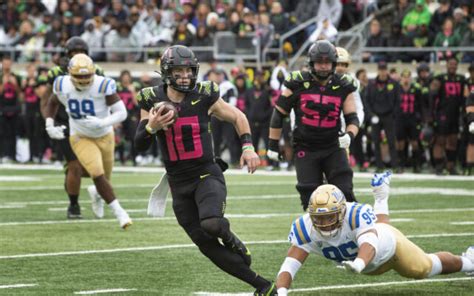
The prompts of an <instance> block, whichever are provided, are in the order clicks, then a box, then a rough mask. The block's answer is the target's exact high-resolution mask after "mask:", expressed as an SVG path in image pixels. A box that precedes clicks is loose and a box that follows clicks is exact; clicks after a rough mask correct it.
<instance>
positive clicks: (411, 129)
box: [395, 70, 422, 173]
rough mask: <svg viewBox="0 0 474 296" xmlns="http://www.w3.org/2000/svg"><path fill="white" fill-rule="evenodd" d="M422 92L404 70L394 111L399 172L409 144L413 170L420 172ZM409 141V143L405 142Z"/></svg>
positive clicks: (403, 165)
mask: <svg viewBox="0 0 474 296" xmlns="http://www.w3.org/2000/svg"><path fill="white" fill-rule="evenodd" d="M421 104H422V92H421V86H420V85H419V84H418V83H416V82H415V83H412V78H411V72H410V71H409V70H404V71H403V72H402V74H401V81H400V104H399V105H398V106H397V111H396V112H395V122H396V123H395V126H396V129H395V132H396V137H397V152H398V159H399V166H398V170H399V172H400V173H401V172H403V169H404V167H405V163H406V161H405V160H406V153H405V147H406V145H407V144H411V148H412V155H413V157H412V159H413V172H414V173H418V172H420V157H421V156H420V148H419V145H418V137H419V134H420V129H421V112H422V110H421ZM407 142H409V143H407Z"/></svg>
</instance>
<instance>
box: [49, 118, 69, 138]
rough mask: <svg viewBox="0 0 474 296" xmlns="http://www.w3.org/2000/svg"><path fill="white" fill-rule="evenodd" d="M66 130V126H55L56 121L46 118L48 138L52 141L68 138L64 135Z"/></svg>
mask: <svg viewBox="0 0 474 296" xmlns="http://www.w3.org/2000/svg"><path fill="white" fill-rule="evenodd" d="M65 129H66V126H64V125H60V126H54V119H52V118H51V117H48V118H46V132H47V133H48V136H49V137H50V138H51V139H54V140H62V139H64V138H65V137H66V136H65V135H64V130H65Z"/></svg>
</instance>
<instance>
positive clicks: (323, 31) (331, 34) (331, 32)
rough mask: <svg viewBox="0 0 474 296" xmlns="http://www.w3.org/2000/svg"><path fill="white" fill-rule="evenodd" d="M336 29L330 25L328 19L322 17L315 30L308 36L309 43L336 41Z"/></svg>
mask: <svg viewBox="0 0 474 296" xmlns="http://www.w3.org/2000/svg"><path fill="white" fill-rule="evenodd" d="M337 33H338V32H337V29H336V27H334V25H333V24H332V23H331V20H330V19H329V18H328V17H324V18H323V19H322V21H319V22H318V26H317V28H316V30H315V31H314V32H313V33H312V34H311V36H309V40H310V41H311V42H316V41H317V40H322V39H325V40H329V41H330V42H331V43H334V42H335V41H336V37H337Z"/></svg>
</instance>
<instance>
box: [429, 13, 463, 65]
mask: <svg viewBox="0 0 474 296" xmlns="http://www.w3.org/2000/svg"><path fill="white" fill-rule="evenodd" d="M460 44H461V36H459V35H458V34H457V33H455V32H454V24H453V20H452V19H451V18H447V19H446V20H445V21H444V24H443V29H442V30H441V31H440V32H438V34H437V35H436V38H435V40H434V42H433V46H439V47H445V48H451V47H455V46H459V45H460ZM453 55H454V53H453V52H452V51H451V50H447V51H445V52H438V53H437V58H438V60H445V59H447V58H449V57H452V56H453Z"/></svg>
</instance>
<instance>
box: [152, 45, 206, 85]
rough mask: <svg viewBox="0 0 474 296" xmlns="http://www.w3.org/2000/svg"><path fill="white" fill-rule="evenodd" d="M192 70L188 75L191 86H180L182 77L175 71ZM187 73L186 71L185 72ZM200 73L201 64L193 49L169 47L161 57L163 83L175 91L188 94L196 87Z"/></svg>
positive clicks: (179, 46) (176, 46) (177, 46)
mask: <svg viewBox="0 0 474 296" xmlns="http://www.w3.org/2000/svg"><path fill="white" fill-rule="evenodd" d="M177 68H190V69H191V74H186V75H187V78H188V79H189V80H190V83H189V84H178V79H181V78H182V77H181V76H180V75H176V74H175V73H173V72H175V71H173V69H177ZM183 72H185V71H183ZM198 73H199V63H198V61H197V58H196V56H195V55H194V53H193V52H192V50H191V49H189V48H187V47H185V46H181V45H175V46H171V47H169V48H168V49H167V50H166V51H165V52H164V53H163V56H162V57H161V76H162V78H163V82H164V83H166V84H167V85H169V86H171V87H172V88H173V89H174V90H177V91H179V92H183V93H187V92H190V91H192V90H193V89H194V88H195V87H196V82H197V76H198Z"/></svg>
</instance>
